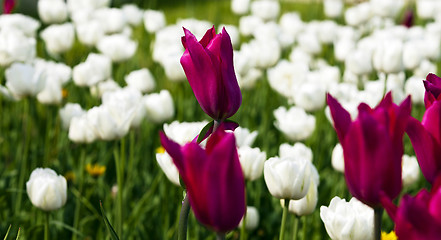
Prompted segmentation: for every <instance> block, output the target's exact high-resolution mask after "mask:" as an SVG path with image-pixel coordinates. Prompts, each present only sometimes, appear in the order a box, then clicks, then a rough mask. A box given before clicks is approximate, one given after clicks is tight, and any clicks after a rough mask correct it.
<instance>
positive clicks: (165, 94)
mask: <svg viewBox="0 0 441 240" xmlns="http://www.w3.org/2000/svg"><path fill="white" fill-rule="evenodd" d="M143 101H144V106H145V107H146V109H147V115H146V117H147V119H148V120H150V121H152V122H154V123H163V122H165V121H167V120H169V119H171V118H172V117H173V116H174V115H175V105H174V103H173V98H172V96H171V94H170V92H169V91H167V90H161V92H159V93H152V94H149V95H146V96H144V97H143Z"/></svg>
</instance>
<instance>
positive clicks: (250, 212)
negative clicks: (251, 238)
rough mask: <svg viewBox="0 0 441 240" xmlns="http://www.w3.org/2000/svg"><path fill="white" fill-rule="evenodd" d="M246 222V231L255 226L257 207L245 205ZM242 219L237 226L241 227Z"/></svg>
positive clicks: (257, 214)
mask: <svg viewBox="0 0 441 240" xmlns="http://www.w3.org/2000/svg"><path fill="white" fill-rule="evenodd" d="M245 218H246V223H245V228H246V229H247V230H248V231H252V230H254V229H256V228H257V226H258V225H259V212H258V211H257V208H255V207H253V206H247V214H246V215H245ZM242 224H243V219H242V220H241V221H240V223H239V227H242Z"/></svg>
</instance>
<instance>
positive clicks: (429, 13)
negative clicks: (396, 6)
mask: <svg viewBox="0 0 441 240" xmlns="http://www.w3.org/2000/svg"><path fill="white" fill-rule="evenodd" d="M437 2H438V1H437V0H418V1H416V10H417V15H418V17H419V18H422V19H430V18H433V17H434V15H435V12H434V11H435V10H436V4H437Z"/></svg>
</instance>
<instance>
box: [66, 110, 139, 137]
mask: <svg viewBox="0 0 441 240" xmlns="http://www.w3.org/2000/svg"><path fill="white" fill-rule="evenodd" d="M123 105H124V104H121V105H120V104H118V103H116V102H113V103H112V104H103V105H101V106H99V107H93V108H92V109H90V110H89V111H87V114H86V117H87V121H88V122H89V123H90V126H91V127H92V129H93V131H94V132H95V134H96V136H97V137H98V139H101V140H105V141H109V140H115V139H120V138H122V137H124V136H125V135H126V134H127V133H128V131H129V127H130V123H131V122H132V119H133V118H134V117H135V109H133V108H131V109H124V106H123ZM74 119H76V118H74ZM71 126H72V123H71ZM69 130H71V129H69Z"/></svg>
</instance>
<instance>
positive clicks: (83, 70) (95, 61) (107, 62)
mask: <svg viewBox="0 0 441 240" xmlns="http://www.w3.org/2000/svg"><path fill="white" fill-rule="evenodd" d="M111 72H112V60H111V59H110V58H109V57H107V56H105V55H102V54H96V53H90V54H89V56H87V59H86V61H85V62H83V63H80V64H78V65H76V66H75V67H74V68H73V72H72V73H73V81H74V82H75V84H76V85H78V86H93V85H95V84H97V83H98V82H100V81H103V80H106V79H109V78H110V74H111Z"/></svg>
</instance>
